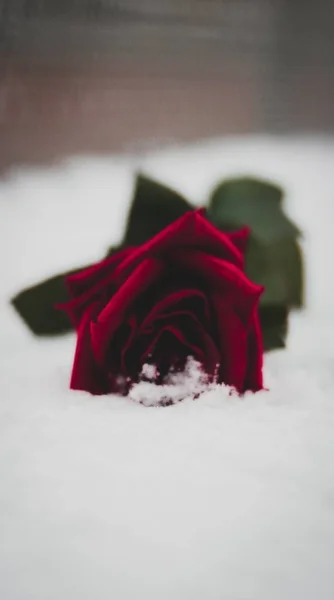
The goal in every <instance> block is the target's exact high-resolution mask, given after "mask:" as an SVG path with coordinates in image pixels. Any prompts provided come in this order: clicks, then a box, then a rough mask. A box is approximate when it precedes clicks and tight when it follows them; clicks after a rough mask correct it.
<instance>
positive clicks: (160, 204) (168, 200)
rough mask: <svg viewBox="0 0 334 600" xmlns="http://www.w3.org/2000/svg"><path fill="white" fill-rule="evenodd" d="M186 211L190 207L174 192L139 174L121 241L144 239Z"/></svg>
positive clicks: (134, 243) (129, 242)
mask: <svg viewBox="0 0 334 600" xmlns="http://www.w3.org/2000/svg"><path fill="white" fill-rule="evenodd" d="M189 210H193V206H191V204H189V202H187V200H185V199H184V198H183V197H182V196H180V195H179V194H178V193H177V192H175V191H174V190H172V189H170V188H168V187H166V186H164V185H162V184H161V183H158V182H156V181H153V180H152V179H149V178H148V177H146V176H145V175H141V174H139V175H138V176H137V180H136V184H135V191H134V197H133V201H132V205H131V208H130V213H129V217H128V222H127V228H126V231H125V236H124V241H123V244H124V245H125V246H137V245H140V244H142V243H143V242H146V241H147V240H149V239H150V238H151V237H153V236H154V235H156V234H157V233H159V232H160V231H162V230H163V229H164V228H165V227H167V226H168V225H170V224H171V223H172V222H173V221H175V220H176V219H178V218H179V217H181V216H182V215H183V214H184V213H186V212H187V211H189Z"/></svg>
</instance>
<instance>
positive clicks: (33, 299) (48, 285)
mask: <svg viewBox="0 0 334 600" xmlns="http://www.w3.org/2000/svg"><path fill="white" fill-rule="evenodd" d="M79 270H80V269H76V271H71V272H68V273H62V274H60V275H57V276H55V277H51V278H50V279H46V280H44V281H42V282H41V283H38V284H37V285H34V286H32V287H29V288H27V289H25V290H23V291H22V292H20V293H19V294H17V296H15V297H14V298H12V299H11V304H12V305H13V306H14V308H15V309H16V311H17V312H18V313H19V315H20V316H21V317H22V319H23V321H24V322H25V323H26V325H27V326H28V327H29V328H30V329H31V331H32V332H33V333H34V334H35V335H60V334H62V333H66V332H67V331H71V329H72V328H73V327H72V324H71V322H70V319H69V318H68V316H67V314H66V313H65V312H64V311H61V310H56V309H55V307H54V305H55V304H57V303H58V302H59V303H62V302H67V300H69V296H68V292H67V289H66V286H65V278H66V276H67V275H70V273H73V272H77V271H79Z"/></svg>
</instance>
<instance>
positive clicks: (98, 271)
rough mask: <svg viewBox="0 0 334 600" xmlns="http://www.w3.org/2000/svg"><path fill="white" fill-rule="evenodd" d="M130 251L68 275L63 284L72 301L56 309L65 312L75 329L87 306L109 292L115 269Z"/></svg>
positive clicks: (123, 251)
mask: <svg viewBox="0 0 334 600" xmlns="http://www.w3.org/2000/svg"><path fill="white" fill-rule="evenodd" d="M132 251H133V249H132V248H126V249H125V250H121V251H120V252H118V253H117V254H115V255H114V256H112V257H110V258H107V259H105V260H102V261H101V262H99V263H97V264H96V265H92V266H91V267H88V269H84V270H83V271H79V273H75V274H73V275H69V276H68V277H67V278H66V282H65V283H66V286H67V288H68V290H69V292H70V295H71V297H72V300H69V301H68V302H66V303H64V304H59V305H58V308H62V309H63V310H65V311H66V312H67V314H68V315H69V317H70V319H71V321H72V323H73V325H74V327H75V328H77V327H78V326H79V324H80V320H81V318H82V316H83V314H84V312H85V310H86V308H87V306H89V304H90V303H91V302H95V300H99V299H101V296H103V295H105V294H106V293H107V292H108V290H110V288H111V287H112V284H113V274H114V271H115V268H116V267H117V266H118V265H119V264H120V263H121V262H122V261H123V260H124V258H125V257H126V256H128V255H129V254H131V253H132ZM110 292H111V290H110Z"/></svg>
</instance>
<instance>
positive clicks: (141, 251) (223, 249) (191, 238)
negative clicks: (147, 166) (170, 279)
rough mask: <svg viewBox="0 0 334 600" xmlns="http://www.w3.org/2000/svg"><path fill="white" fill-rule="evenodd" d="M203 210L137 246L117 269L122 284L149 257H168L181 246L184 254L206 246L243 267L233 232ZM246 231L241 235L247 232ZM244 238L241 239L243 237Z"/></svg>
mask: <svg viewBox="0 0 334 600" xmlns="http://www.w3.org/2000/svg"><path fill="white" fill-rule="evenodd" d="M202 212H203V211H202V210H193V211H190V212H187V213H185V214H184V215H183V216H182V217H180V218H179V219H177V221H174V223H172V224H171V225H169V226H168V227H166V228H165V229H164V230H163V231H161V232H160V233H158V234H157V235H156V236H154V237H153V238H152V239H150V240H149V241H148V242H146V243H145V244H143V245H142V246H140V247H139V248H137V249H135V250H133V252H132V253H131V254H129V256H127V257H126V258H124V260H123V261H122V262H121V263H120V264H119V266H118V267H116V269H115V280H117V282H118V285H121V284H122V283H123V281H125V280H126V278H127V277H128V275H129V273H131V271H133V269H134V268H136V266H137V265H138V264H139V263H140V262H141V261H142V260H143V259H145V258H146V257H148V256H157V257H161V258H164V257H168V255H169V254H170V253H171V252H172V251H173V250H174V249H175V248H178V251H179V252H180V254H181V253H182V252H183V251H184V250H185V249H188V250H189V249H190V248H191V249H192V250H194V251H195V250H198V251H200V250H202V251H203V250H205V252H206V253H210V254H212V255H213V256H214V257H217V258H220V259H224V260H226V261H228V262H230V263H231V264H233V265H235V266H236V267H239V268H240V269H242V268H243V263H244V259H243V255H242V253H241V252H240V251H239V249H238V248H237V246H236V245H235V244H234V242H233V241H232V240H233V235H232V236H231V234H225V233H223V232H221V231H220V230H219V229H217V228H216V227H214V225H212V224H211V223H210V222H209V221H208V220H207V219H205V218H204V217H203V215H202ZM244 235H245V232H244V233H243V234H242V235H241V237H242V236H244ZM239 241H240V240H239Z"/></svg>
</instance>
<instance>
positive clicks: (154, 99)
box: [0, 0, 334, 168]
mask: <svg viewBox="0 0 334 600" xmlns="http://www.w3.org/2000/svg"><path fill="white" fill-rule="evenodd" d="M333 25H334V2H333V0H317V1H316V2H313V1H310V0H290V1H289V0H0V139H1V141H0V144H1V145H0V167H2V168H5V167H6V166H10V165H12V164H22V163H27V162H41V161H50V160H53V159H55V158H58V157H60V156H63V155H66V154H72V153H78V152H110V151H123V150H128V149H130V150H131V149H135V148H141V147H145V146H147V145H150V144H156V145H163V144H166V143H169V142H172V141H178V142H182V141H192V140H195V139H199V138H204V137H209V136H219V135H223V134H226V133H228V134H233V133H250V132H262V131H267V132H273V133H290V132H298V131H299V132H300V131H301V132H315V133H318V132H326V133H332V132H333V130H334V111H333V97H334V36H333V33H332V32H333Z"/></svg>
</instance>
